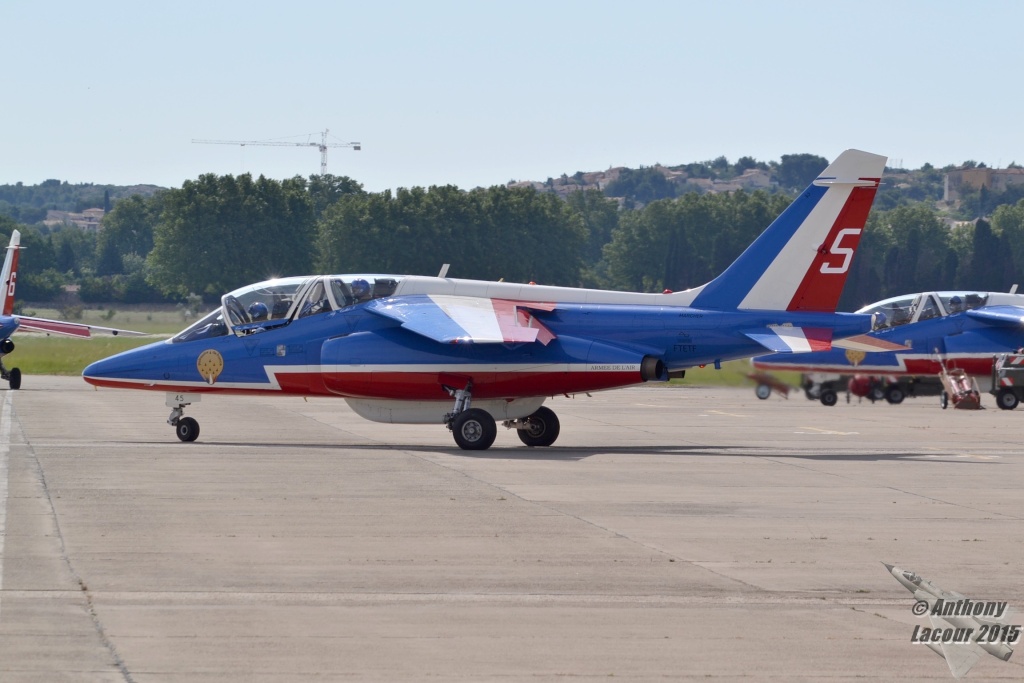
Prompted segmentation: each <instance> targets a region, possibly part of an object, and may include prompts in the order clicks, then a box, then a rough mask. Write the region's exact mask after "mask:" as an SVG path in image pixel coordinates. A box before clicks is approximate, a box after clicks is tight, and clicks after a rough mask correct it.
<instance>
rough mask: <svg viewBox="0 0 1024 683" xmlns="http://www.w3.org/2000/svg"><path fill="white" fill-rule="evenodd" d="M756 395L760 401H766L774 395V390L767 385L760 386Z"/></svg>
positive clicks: (755, 392) (755, 391) (755, 390)
mask: <svg viewBox="0 0 1024 683" xmlns="http://www.w3.org/2000/svg"><path fill="white" fill-rule="evenodd" d="M754 394H756V395H757V397H758V398H759V399H761V400H762V401H764V400H765V399H767V398H768V397H769V396H771V395H772V388H771V387H770V386H768V385H767V384H758V385H757V388H756V389H754Z"/></svg>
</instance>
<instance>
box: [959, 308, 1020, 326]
mask: <svg viewBox="0 0 1024 683" xmlns="http://www.w3.org/2000/svg"><path fill="white" fill-rule="evenodd" d="M967 315H968V316H970V317H972V318H974V319H975V320H980V321H981V322H983V323H985V324H987V325H995V326H997V327H1020V326H1024V308H1021V307H1020V306H985V307H984V308H975V309H972V310H970V311H967Z"/></svg>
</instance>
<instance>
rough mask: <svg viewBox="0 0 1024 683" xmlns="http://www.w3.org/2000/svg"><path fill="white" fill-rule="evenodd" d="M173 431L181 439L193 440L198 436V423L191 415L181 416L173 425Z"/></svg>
mask: <svg viewBox="0 0 1024 683" xmlns="http://www.w3.org/2000/svg"><path fill="white" fill-rule="evenodd" d="M174 433H175V434H177V435H178V438H179V439H181V440H182V441H185V442H188V441H195V440H196V439H198V438H199V423H198V422H196V421H195V420H194V419H192V418H191V417H183V418H180V419H179V420H178V424H176V425H174Z"/></svg>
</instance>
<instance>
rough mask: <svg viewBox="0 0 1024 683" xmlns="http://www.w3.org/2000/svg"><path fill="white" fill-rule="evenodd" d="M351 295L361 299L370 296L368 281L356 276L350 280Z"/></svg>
mask: <svg viewBox="0 0 1024 683" xmlns="http://www.w3.org/2000/svg"><path fill="white" fill-rule="evenodd" d="M352 296H354V297H355V298H357V299H362V298H365V297H368V296H370V283H369V282H367V281H366V280H364V279H363V278H357V279H355V280H353V281H352Z"/></svg>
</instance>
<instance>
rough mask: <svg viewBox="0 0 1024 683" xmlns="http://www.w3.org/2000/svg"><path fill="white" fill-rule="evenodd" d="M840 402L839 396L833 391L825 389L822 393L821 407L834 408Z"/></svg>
mask: <svg viewBox="0 0 1024 683" xmlns="http://www.w3.org/2000/svg"><path fill="white" fill-rule="evenodd" d="M838 401H839V396H838V395H837V394H836V392H834V391H832V390H831V389H823V390H822V392H821V405H823V406H828V407H830V408H831V407H832V406H834V405H835V404H836V403H837V402H838Z"/></svg>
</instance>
